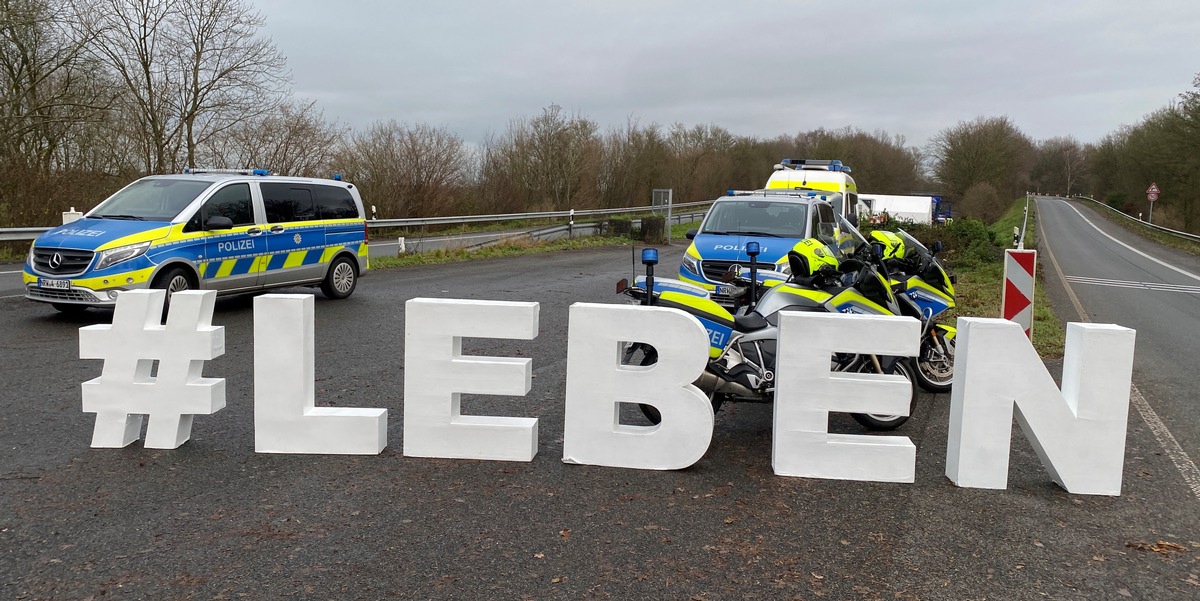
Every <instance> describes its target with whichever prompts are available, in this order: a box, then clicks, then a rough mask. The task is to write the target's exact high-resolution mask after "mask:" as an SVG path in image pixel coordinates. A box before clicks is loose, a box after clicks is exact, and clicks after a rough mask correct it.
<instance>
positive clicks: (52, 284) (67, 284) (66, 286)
mask: <svg viewBox="0 0 1200 601" xmlns="http://www.w3.org/2000/svg"><path fill="white" fill-rule="evenodd" d="M38 287H39V288H50V289H52V290H70V289H71V280H47V279H44V278H38Z"/></svg>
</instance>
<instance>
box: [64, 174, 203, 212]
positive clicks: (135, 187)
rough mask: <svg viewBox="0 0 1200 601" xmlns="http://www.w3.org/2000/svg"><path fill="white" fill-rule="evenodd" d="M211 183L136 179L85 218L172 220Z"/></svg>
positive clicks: (185, 180) (186, 180)
mask: <svg viewBox="0 0 1200 601" xmlns="http://www.w3.org/2000/svg"><path fill="white" fill-rule="evenodd" d="M212 184H213V183H212V182H208V181H199V180H188V179H143V180H138V181H136V182H134V183H132V184H130V185H128V186H126V187H125V188H124V189H122V190H121V191H120V192H117V193H116V194H114V195H112V196H111V197H109V199H108V200H106V201H104V202H102V203H100V206H98V207H96V208H95V209H92V211H91V212H90V213H88V217H92V218H96V219H130V220H135V221H172V220H174V219H175V217H176V216H178V215H179V213H180V212H181V211H183V210H184V209H186V208H187V206H188V205H190V204H192V201H193V200H196V197H198V196H200V195H201V194H203V193H204V191H205V190H207V189H208V187H209V186H211V185H212Z"/></svg>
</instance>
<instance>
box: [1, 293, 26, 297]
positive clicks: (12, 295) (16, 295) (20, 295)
mask: <svg viewBox="0 0 1200 601" xmlns="http://www.w3.org/2000/svg"><path fill="white" fill-rule="evenodd" d="M22 296H25V295H24V294H10V295H8V296H0V298H21V297H22Z"/></svg>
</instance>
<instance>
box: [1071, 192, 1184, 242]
mask: <svg viewBox="0 0 1200 601" xmlns="http://www.w3.org/2000/svg"><path fill="white" fill-rule="evenodd" d="M1073 198H1080V199H1083V200H1090V201H1092V202H1094V203H1096V204H1098V205H1100V206H1102V207H1104V208H1106V209H1108V210H1110V211H1112V212H1114V213H1116V214H1118V215H1120V216H1122V217H1124V218H1126V219H1129V220H1131V221H1134V222H1136V223H1138V224H1139V225H1143V226H1145V227H1148V228H1150V229H1152V230H1156V231H1159V232H1162V233H1164V234H1170V235H1172V236H1178V237H1180V238H1184V239H1187V240H1191V241H1193V242H1200V236H1198V235H1196V234H1189V233H1188V232H1181V231H1179V230H1173V229H1171V228H1167V227H1163V226H1161V225H1154V224H1153V223H1148V222H1146V221H1142V220H1141V219H1138V218H1137V217H1134V216H1133V215H1130V214H1129V213H1126V212H1124V211H1118V210H1117V209H1114V208H1112V207H1110V206H1108V205H1106V204H1104V203H1102V202H1100V201H1098V200H1096V199H1095V198H1090V197H1087V196H1083V195H1079V196H1074V197H1073Z"/></svg>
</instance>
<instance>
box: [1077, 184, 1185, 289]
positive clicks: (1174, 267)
mask: <svg viewBox="0 0 1200 601" xmlns="http://www.w3.org/2000/svg"><path fill="white" fill-rule="evenodd" d="M1059 202H1061V203H1063V204H1066V205H1067V207H1069V208H1070V209H1071V210H1072V211H1075V213H1076V214H1077V215H1079V218H1080V219H1082V220H1084V221H1086V222H1087V224H1088V225H1090V226H1092V228H1094V229H1095V230H1096V231H1097V232H1100V233H1101V234H1102V235H1103V236H1104V237H1105V238H1108V239H1109V240H1112V241H1113V242H1116V243H1117V244H1120V245H1121V246H1124V247H1125V248H1128V249H1129V250H1131V251H1133V252H1135V253H1137V254H1139V255H1141V256H1143V257H1146V258H1147V259H1150V260H1151V261H1154V262H1155V263H1158V264H1159V265H1162V266H1163V267H1166V268H1167V269H1170V270H1173V271H1177V272H1179V273H1182V274H1183V275H1186V276H1188V277H1189V278H1192V279H1193V280H1197V281H1200V275H1196V274H1194V273H1192V272H1190V271H1187V270H1185V269H1180V268H1178V267H1176V266H1174V265H1171V264H1170V263H1166V262H1163V261H1160V260H1158V259H1155V258H1154V257H1151V256H1150V255H1148V254H1146V253H1144V252H1142V251H1140V250H1138V249H1136V248H1134V247H1132V246H1130V245H1128V244H1125V243H1124V242H1121V241H1120V240H1117V239H1116V238H1113V237H1112V236H1110V235H1108V233H1107V232H1105V231H1104V230H1102V229H1100V228H1098V227H1096V224H1094V223H1092V222H1091V220H1090V219H1088V218H1087V217H1084V216H1083V213H1080V212H1079V209H1077V208H1075V207H1074V206H1072V205H1071V204H1070V203H1068V202H1067V201H1065V200H1060V201H1059Z"/></svg>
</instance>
